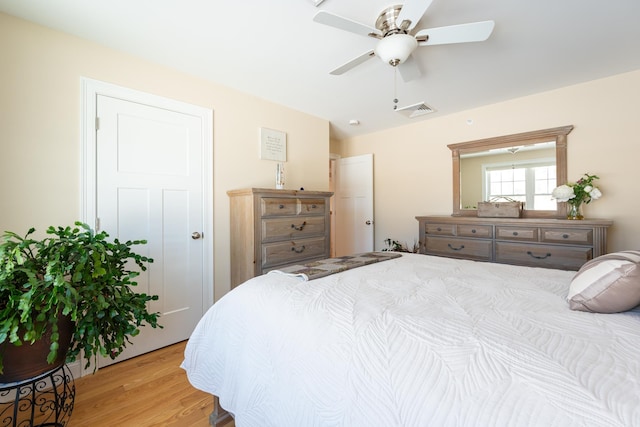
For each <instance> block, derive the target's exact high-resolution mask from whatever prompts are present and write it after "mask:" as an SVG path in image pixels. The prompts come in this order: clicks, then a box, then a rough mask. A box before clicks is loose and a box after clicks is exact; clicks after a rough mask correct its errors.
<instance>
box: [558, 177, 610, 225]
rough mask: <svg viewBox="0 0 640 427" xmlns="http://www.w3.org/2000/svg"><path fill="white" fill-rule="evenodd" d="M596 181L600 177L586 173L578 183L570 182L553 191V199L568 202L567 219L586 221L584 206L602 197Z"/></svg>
mask: <svg viewBox="0 0 640 427" xmlns="http://www.w3.org/2000/svg"><path fill="white" fill-rule="evenodd" d="M596 179H600V177H599V176H597V175H589V174H588V173H585V174H584V175H583V177H582V178H580V179H579V180H578V181H576V182H568V183H566V184H564V185H560V186H558V187H556V188H554V189H553V192H552V193H551V197H552V198H554V199H556V200H557V201H558V202H567V205H568V206H567V219H584V215H583V214H582V204H583V203H584V204H588V203H590V202H591V201H592V200H598V199H599V198H600V197H602V193H601V192H600V190H599V189H598V188H597V187H595V186H594V184H593V182H594V181H595V180H596Z"/></svg>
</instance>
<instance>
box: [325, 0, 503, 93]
mask: <svg viewBox="0 0 640 427" xmlns="http://www.w3.org/2000/svg"><path fill="white" fill-rule="evenodd" d="M432 1H433V0H407V1H406V2H405V3H404V4H403V5H395V6H391V7H388V8H386V9H385V10H383V11H382V12H380V15H379V16H378V19H377V20H376V23H375V28H373V27H370V26H368V25H366V24H362V23H360V22H357V21H353V20H351V19H349V18H344V17H342V16H339V15H335V14H333V13H330V12H327V11H324V10H321V11H319V12H318V13H317V14H316V15H315V16H314V17H313V20H314V21H315V22H318V23H321V24H325V25H329V26H331V27H335V28H339V29H341V30H345V31H349V32H352V33H355V34H359V35H363V36H367V37H373V38H376V39H378V43H377V45H376V46H375V48H374V49H371V50H369V51H367V52H365V53H363V54H362V55H359V56H357V57H356V58H354V59H352V60H351V61H349V62H347V63H346V64H344V65H341V66H340V67H338V68H336V69H335V70H333V71H331V72H330V74H333V75H340V74H343V73H345V72H347V71H349V70H351V69H352V68H354V67H356V66H357V65H360V64H362V63H363V62H365V61H367V60H368V59H370V58H373V57H374V56H377V57H379V58H380V59H382V60H383V61H384V62H386V63H388V64H390V65H391V66H392V67H397V69H398V71H399V72H400V75H401V76H402V79H403V80H404V81H405V82H408V81H411V80H413V79H415V78H417V77H420V69H419V68H418V65H417V64H416V61H415V59H414V58H413V56H412V55H411V54H412V53H413V51H414V50H415V49H416V48H417V47H418V46H433V45H438V44H453V43H467V42H479V41H484V40H486V39H487V38H489V36H490V35H491V32H492V31H493V27H494V25H495V23H494V22H493V21H481V22H472V23H469V24H459V25H450V26H446V27H438V28H429V29H423V30H419V31H417V32H415V33H414V31H413V30H414V28H415V26H416V24H417V23H418V21H420V19H422V16H423V15H424V14H425V12H426V11H427V9H428V8H429V6H430V5H431V2H432Z"/></svg>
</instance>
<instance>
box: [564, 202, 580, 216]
mask: <svg viewBox="0 0 640 427" xmlns="http://www.w3.org/2000/svg"><path fill="white" fill-rule="evenodd" d="M567 219H584V215H582V203H578V204H571V203H567Z"/></svg>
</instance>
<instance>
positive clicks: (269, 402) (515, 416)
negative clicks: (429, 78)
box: [182, 254, 640, 427]
mask: <svg viewBox="0 0 640 427" xmlns="http://www.w3.org/2000/svg"><path fill="white" fill-rule="evenodd" d="M575 275H576V272H570V271H561V270H553V269H541V268H531V267H518V266H512V265H501V264H493V263H484V262H474V261H467V260H454V259H449V258H440V257H433V256H427V255H417V254H402V256H400V257H398V258H395V259H389V260H385V261H383V262H377V263H373V264H369V265H365V266H362V267H358V268H353V269H349V270H347V271H342V272H339V273H335V274H330V275H326V276H324V277H319V278H316V279H313V280H305V279H306V277H301V276H299V275H295V274H280V273H277V272H271V273H269V274H265V275H262V276H259V277H256V278H253V279H251V280H249V281H247V282H245V283H243V284H242V285H240V286H238V287H237V288H235V289H234V290H232V291H231V292H229V293H228V294H226V295H225V296H224V297H222V298H221V299H220V300H219V301H218V302H217V303H216V304H215V305H214V306H213V307H212V308H211V309H210V310H209V311H208V312H207V313H206V315H205V316H204V317H203V318H202V320H201V321H200V322H199V324H198V326H197V327H196V329H195V330H194V332H193V334H192V336H191V338H190V339H189V342H188V344H187V347H186V350H185V359H184V362H183V364H182V367H183V368H184V369H185V370H186V372H187V376H188V378H189V381H190V382H191V384H192V385H193V386H194V387H196V388H198V389H200V390H204V391H206V392H208V393H211V394H212V395H214V396H215V397H216V398H217V399H219V403H220V405H221V406H222V407H223V408H225V409H226V410H227V411H229V413H231V414H233V416H234V418H235V423H236V426H238V427H252V426H259V427H266V426H273V427H287V426H291V427H306V426H318V427H321V426H345V427H347V426H349V427H371V426H384V427H391V426H403V427H413V426H483V427H484V426H562V427H566V426H607V427H612V426H640V357H638V351H639V349H640V310H638V309H637V308H634V309H631V310H628V311H625V312H622V313H617V314H602V313H591V312H584V311H574V310H571V309H570V308H569V305H568V302H567V292H568V288H569V286H570V283H571V282H572V280H573V279H574V276H575Z"/></svg>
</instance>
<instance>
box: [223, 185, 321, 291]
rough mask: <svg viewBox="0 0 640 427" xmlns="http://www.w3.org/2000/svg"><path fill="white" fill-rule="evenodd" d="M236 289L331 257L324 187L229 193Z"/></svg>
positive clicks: (251, 189)
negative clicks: (255, 279)
mask: <svg viewBox="0 0 640 427" xmlns="http://www.w3.org/2000/svg"><path fill="white" fill-rule="evenodd" d="M227 194H228V195H229V198H230V207H231V287H234V286H237V285H239V284H240V283H242V282H244V281H246V280H248V279H250V278H252V277H255V276H258V275H260V274H263V273H266V272H268V271H269V270H273V269H276V268H279V267H285V266H287V265H292V264H296V263H301V262H308V261H312V260H315V259H322V258H329V257H330V256H331V253H330V252H331V247H330V241H329V239H330V235H331V233H330V230H331V221H330V211H329V208H330V206H329V198H330V197H331V196H332V195H333V193H330V192H324V191H306V190H304V191H302V190H301V191H297V190H274V189H264V188H248V189H243V190H233V191H228V192H227Z"/></svg>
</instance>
